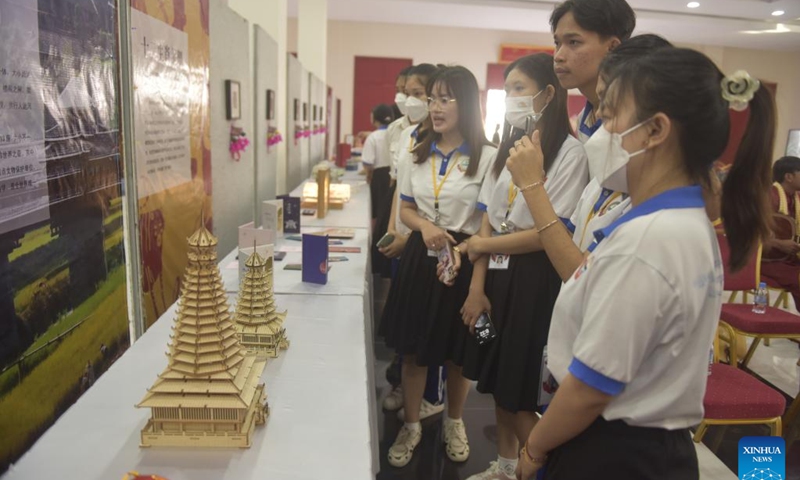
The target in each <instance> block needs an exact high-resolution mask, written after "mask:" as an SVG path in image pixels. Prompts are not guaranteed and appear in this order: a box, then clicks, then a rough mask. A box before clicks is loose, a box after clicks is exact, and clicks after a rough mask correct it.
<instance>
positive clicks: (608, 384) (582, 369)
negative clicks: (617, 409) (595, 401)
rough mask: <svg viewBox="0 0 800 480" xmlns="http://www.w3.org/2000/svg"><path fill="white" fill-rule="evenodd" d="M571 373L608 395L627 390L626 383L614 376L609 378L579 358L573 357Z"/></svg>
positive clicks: (570, 367)
mask: <svg viewBox="0 0 800 480" xmlns="http://www.w3.org/2000/svg"><path fill="white" fill-rule="evenodd" d="M569 373H571V374H572V376H573V377H575V378H577V379H578V380H580V381H581V382H583V383H585V384H586V385H589V386H590V387H592V388H594V389H595V390H599V391H601V392H603V393H605V394H606V395H614V396H616V395H619V394H620V393H622V391H623V390H625V384H624V383H622V382H620V381H617V380H614V379H613V378H609V377H607V376H605V375H603V374H602V373H600V372H598V371H596V370H593V369H592V368H591V367H589V366H588V365H586V364H584V363H583V362H581V361H580V360H578V359H577V358H573V359H572V363H571V364H570V366H569Z"/></svg>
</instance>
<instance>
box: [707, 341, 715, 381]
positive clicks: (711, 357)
mask: <svg viewBox="0 0 800 480" xmlns="http://www.w3.org/2000/svg"><path fill="white" fill-rule="evenodd" d="M711 365H714V346H713V345H712V346H711V349H710V350H709V351H708V375H709V376H711Z"/></svg>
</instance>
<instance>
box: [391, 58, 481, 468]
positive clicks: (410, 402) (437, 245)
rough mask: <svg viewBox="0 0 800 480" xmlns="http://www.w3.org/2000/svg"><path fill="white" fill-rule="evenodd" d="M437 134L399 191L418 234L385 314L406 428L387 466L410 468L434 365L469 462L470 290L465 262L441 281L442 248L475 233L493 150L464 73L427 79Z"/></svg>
mask: <svg viewBox="0 0 800 480" xmlns="http://www.w3.org/2000/svg"><path fill="white" fill-rule="evenodd" d="M426 90H427V93H428V96H429V110H430V117H431V123H432V125H433V132H432V134H430V135H427V136H426V137H425V139H424V140H422V141H421V142H420V143H419V144H418V145H417V147H416V148H415V149H414V153H415V159H414V164H413V165H412V166H411V168H410V170H409V172H408V175H407V177H406V178H405V179H404V180H403V183H402V184H401V185H400V194H401V198H402V202H403V203H402V208H401V213H400V216H401V220H402V222H403V223H404V224H406V225H407V226H408V227H409V228H410V229H411V230H412V232H413V233H412V234H411V236H410V237H409V240H408V243H407V244H406V247H405V250H404V251H403V256H402V258H401V259H400V267H399V271H398V274H397V285H398V287H397V288H396V289H394V290H393V291H392V292H390V294H389V298H388V299H387V301H386V308H385V311H384V315H383V322H384V323H385V325H384V326H383V328H384V329H385V331H386V343H387V344H388V345H389V346H390V347H392V348H394V349H395V350H396V351H397V353H399V354H401V355H403V395H404V398H405V402H404V403H405V424H404V425H403V427H402V428H401V429H400V432H399V433H398V435H397V438H396V440H395V442H394V444H393V445H392V447H391V448H390V449H389V463H390V464H391V465H393V466H396V467H401V466H405V465H406V464H408V462H409V461H410V460H411V457H412V455H413V452H414V449H415V448H416V446H417V445H418V444H419V441H420V439H421V436H422V435H421V427H420V424H419V406H420V402H421V400H422V392H423V389H424V386H425V376H426V372H427V368H428V367H429V366H438V365H441V364H443V363H445V364H446V366H447V416H446V418H445V420H444V435H443V437H444V438H443V440H444V442H445V451H446V453H447V456H448V457H449V458H450V459H451V460H453V461H456V462H464V461H466V460H467V459H468V458H469V441H468V439H467V434H466V430H465V427H464V422H463V420H462V418H461V417H462V414H463V409H464V403H465V401H466V397H467V393H468V392H469V386H470V384H469V381H468V380H466V379H465V378H464V377H463V375H462V372H461V365H462V363H463V360H464V349H465V344H466V342H474V341H475V340H474V339H473V338H472V337H471V336H470V334H469V330H468V329H467V327H466V326H465V325H464V323H463V321H462V319H461V315H460V313H459V311H460V309H461V307H462V305H463V304H464V300H466V297H467V292H468V290H469V276H470V275H471V270H472V268H471V264H469V263H468V262H465V263H466V265H464V266H462V273H463V274H465V275H459V277H458V279H457V281H456V284H455V285H454V286H453V287H447V286H445V285H443V284H442V283H441V282H439V280H438V278H437V275H436V267H437V263H438V260H437V257H436V252H437V251H438V250H441V249H443V248H446V247H447V245H448V242H449V243H450V245H456V244H457V243H458V242H460V241H463V240H464V239H465V238H467V237H468V236H470V235H474V234H475V233H477V232H478V229H479V228H480V223H481V212H480V210H478V209H477V203H478V195H479V193H480V188H481V185H482V184H483V179H484V177H485V176H486V172H487V171H488V170H489V169H490V168H491V165H492V163H493V161H494V157H495V153H496V149H495V148H494V147H493V146H491V145H490V144H489V142H488V140H487V139H486V137H485V135H484V133H483V122H482V119H481V108H480V91H479V89H478V82H477V81H476V80H475V76H474V75H473V74H472V73H471V72H470V71H469V70H467V69H465V68H463V67H445V68H441V69H439V70H438V71H437V72H436V73H435V74H434V76H433V78H432V79H431V80H430V81H429V82H428V86H427V89H426Z"/></svg>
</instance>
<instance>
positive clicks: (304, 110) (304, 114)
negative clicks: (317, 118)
mask: <svg viewBox="0 0 800 480" xmlns="http://www.w3.org/2000/svg"><path fill="white" fill-rule="evenodd" d="M303 121H304V122H307V121H308V104H307V103H306V102H303Z"/></svg>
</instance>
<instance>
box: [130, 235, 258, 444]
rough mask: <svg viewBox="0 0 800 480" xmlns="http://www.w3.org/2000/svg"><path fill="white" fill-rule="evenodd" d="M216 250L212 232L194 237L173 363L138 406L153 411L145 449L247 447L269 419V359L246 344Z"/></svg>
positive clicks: (175, 331) (175, 327) (174, 338)
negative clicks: (240, 335)
mask: <svg viewBox="0 0 800 480" xmlns="http://www.w3.org/2000/svg"><path fill="white" fill-rule="evenodd" d="M216 246H217V239H216V238H215V237H214V236H213V235H212V234H211V232H209V231H208V230H206V228H205V227H200V229H199V230H198V231H196V232H195V233H194V234H193V235H192V236H191V237H189V254H188V256H189V265H188V266H187V267H186V273H185V276H184V281H183V286H182V288H181V296H180V299H179V304H178V311H177V317H176V318H175V325H173V327H172V335H170V337H171V339H172V342H171V343H170V345H169V352H168V353H167V356H168V357H169V364H168V365H167V368H166V369H165V370H164V372H162V373H161V375H159V377H158V380H156V382H155V384H154V385H153V386H152V387H151V388H150V389H149V390H148V392H147V394H146V395H145V397H144V399H143V400H142V401H141V402H140V403H139V404H138V405H137V407H139V408H150V409H151V417H150V420H149V421H148V422H147V425H146V426H145V428H144V429H143V430H142V436H141V446H143V447H215V448H219V447H238V448H247V447H250V444H251V438H252V434H253V430H254V428H255V425H261V424H263V423H264V422H265V420H266V417H267V416H268V415H269V407H268V406H267V404H266V399H267V396H266V393H265V392H264V384H263V383H261V384H259V378H260V377H261V373H262V371H263V370H264V366H265V365H266V362H267V360H266V358H265V357H264V356H263V355H259V356H257V355H256V354H255V353H248V352H247V350H246V349H245V348H244V347H243V346H242V345H241V343H240V342H239V338H238V337H237V334H236V327H235V325H234V322H233V321H232V319H231V318H230V313H229V306H228V300H227V295H226V293H225V289H224V288H223V286H222V280H221V278H220V273H219V268H218V267H217V254H216Z"/></svg>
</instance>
